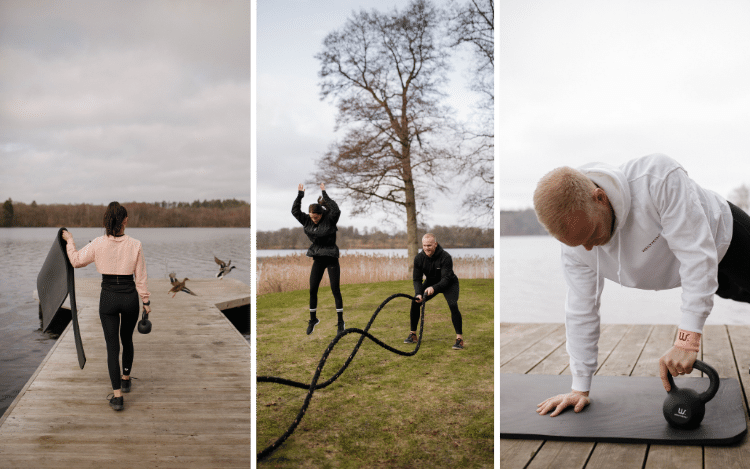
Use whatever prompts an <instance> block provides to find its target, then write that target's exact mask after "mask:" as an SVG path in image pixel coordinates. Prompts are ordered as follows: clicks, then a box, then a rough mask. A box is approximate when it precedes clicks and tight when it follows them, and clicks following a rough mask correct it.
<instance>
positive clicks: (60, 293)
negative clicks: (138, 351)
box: [36, 228, 86, 368]
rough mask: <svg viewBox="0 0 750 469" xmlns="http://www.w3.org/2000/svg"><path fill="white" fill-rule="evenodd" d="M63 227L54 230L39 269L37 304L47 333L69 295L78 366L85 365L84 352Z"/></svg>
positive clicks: (71, 270) (74, 288)
mask: <svg viewBox="0 0 750 469" xmlns="http://www.w3.org/2000/svg"><path fill="white" fill-rule="evenodd" d="M64 229H65V228H60V229H59V230H58V231H57V236H56V237H55V241H54V242H53V243H52V247H51V248H50V250H49V253H48V254H47V258H46V259H45V260H44V265H42V270H40V271H39V275H38V276H37V278H36V289H37V292H38V293H39V305H40V307H41V308H42V330H44V331H46V330H47V327H49V325H50V323H51V322H52V319H53V318H54V317H55V315H56V314H57V311H58V310H59V309H60V306H62V304H63V302H64V301H65V298H66V297H67V296H68V295H70V315H71V317H72V321H73V335H74V336H75V342H76V352H77V353H78V366H80V367H81V368H83V366H84V365H85V364H86V354H85V353H84V352H83V342H82V341H81V332H80V330H79V329H78V310H77V309H76V286H75V275H74V269H73V265H72V264H71V263H70V260H69V259H68V253H67V252H66V250H65V245H66V244H67V243H66V242H65V240H64V239H63V238H62V232H63V230H64Z"/></svg>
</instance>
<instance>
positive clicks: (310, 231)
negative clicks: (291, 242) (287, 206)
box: [292, 191, 341, 258]
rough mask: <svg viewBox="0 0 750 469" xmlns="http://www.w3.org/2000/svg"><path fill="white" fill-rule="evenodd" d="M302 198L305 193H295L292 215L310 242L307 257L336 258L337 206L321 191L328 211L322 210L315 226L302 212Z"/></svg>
mask: <svg viewBox="0 0 750 469" xmlns="http://www.w3.org/2000/svg"><path fill="white" fill-rule="evenodd" d="M304 196H305V191H298V192H297V198H296V199H295V200H294V205H292V215H294V218H296V219H297V220H298V221H299V222H300V223H301V224H302V228H303V229H304V230H305V234H306V235H307V237H308V238H309V239H310V241H312V245H311V246H310V249H308V250H307V256H308V257H315V256H326V257H336V258H338V257H339V247H338V246H336V231H338V228H336V223H338V221H339V216H341V210H340V209H339V206H338V205H336V202H334V201H333V200H331V198H330V197H328V194H326V191H323V200H325V201H326V205H328V210H324V212H323V218H321V219H320V221H319V222H318V224H317V225H316V224H315V223H313V221H312V218H310V215H308V214H307V213H304V212H303V211H302V197H304Z"/></svg>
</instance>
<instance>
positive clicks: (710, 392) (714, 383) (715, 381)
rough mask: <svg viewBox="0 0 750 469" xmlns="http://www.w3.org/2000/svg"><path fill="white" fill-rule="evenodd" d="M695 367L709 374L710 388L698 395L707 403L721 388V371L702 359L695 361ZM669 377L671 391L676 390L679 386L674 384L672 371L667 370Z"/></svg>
mask: <svg viewBox="0 0 750 469" xmlns="http://www.w3.org/2000/svg"><path fill="white" fill-rule="evenodd" d="M693 368H694V369H698V370H700V371H702V372H704V373H706V374H707V375H708V379H709V383H708V389H706V391H705V392H703V393H701V394H699V395H698V399H700V400H701V402H703V403H704V404H705V403H706V402H708V401H710V400H711V399H713V397H714V396H715V395H716V392H717V391H718V390H719V373H717V372H716V370H715V369H714V368H713V367H712V366H711V365H709V364H708V363H706V362H702V361H700V360H696V361H695V363H693ZM667 379H668V380H669V385H670V386H671V387H672V391H670V393H671V392H674V391H676V390H677V389H678V388H677V386H676V385H675V384H674V379H673V378H672V373H670V372H669V371H667Z"/></svg>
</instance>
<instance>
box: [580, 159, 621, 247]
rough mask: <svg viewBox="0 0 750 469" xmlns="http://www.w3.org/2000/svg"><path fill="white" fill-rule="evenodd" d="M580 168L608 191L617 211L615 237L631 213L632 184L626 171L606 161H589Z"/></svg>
mask: <svg viewBox="0 0 750 469" xmlns="http://www.w3.org/2000/svg"><path fill="white" fill-rule="evenodd" d="M578 170H579V171H581V172H582V173H583V174H585V175H586V176H587V177H588V178H589V179H591V180H592V181H594V183H595V184H596V185H598V186H599V187H601V188H602V189H604V192H606V193H607V197H608V198H609V202H610V203H611V204H612V208H613V209H614V211H615V229H614V231H613V232H612V239H614V235H615V233H617V232H618V231H619V230H620V227H621V226H623V225H624V224H625V220H626V219H627V218H628V214H629V213H630V201H631V199H630V186H629V184H628V180H627V178H626V177H625V173H623V172H622V170H621V169H620V168H618V167H616V166H612V165H609V164H606V163H589V164H587V165H584V166H581V167H580V168H578Z"/></svg>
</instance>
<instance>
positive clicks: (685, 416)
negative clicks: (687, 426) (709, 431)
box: [673, 407, 690, 419]
mask: <svg viewBox="0 0 750 469" xmlns="http://www.w3.org/2000/svg"><path fill="white" fill-rule="evenodd" d="M673 415H674V416H675V417H679V418H681V419H689V418H690V414H689V413H688V410H687V409H683V408H682V407H678V408H677V412H676V413H674V414H673Z"/></svg>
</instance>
